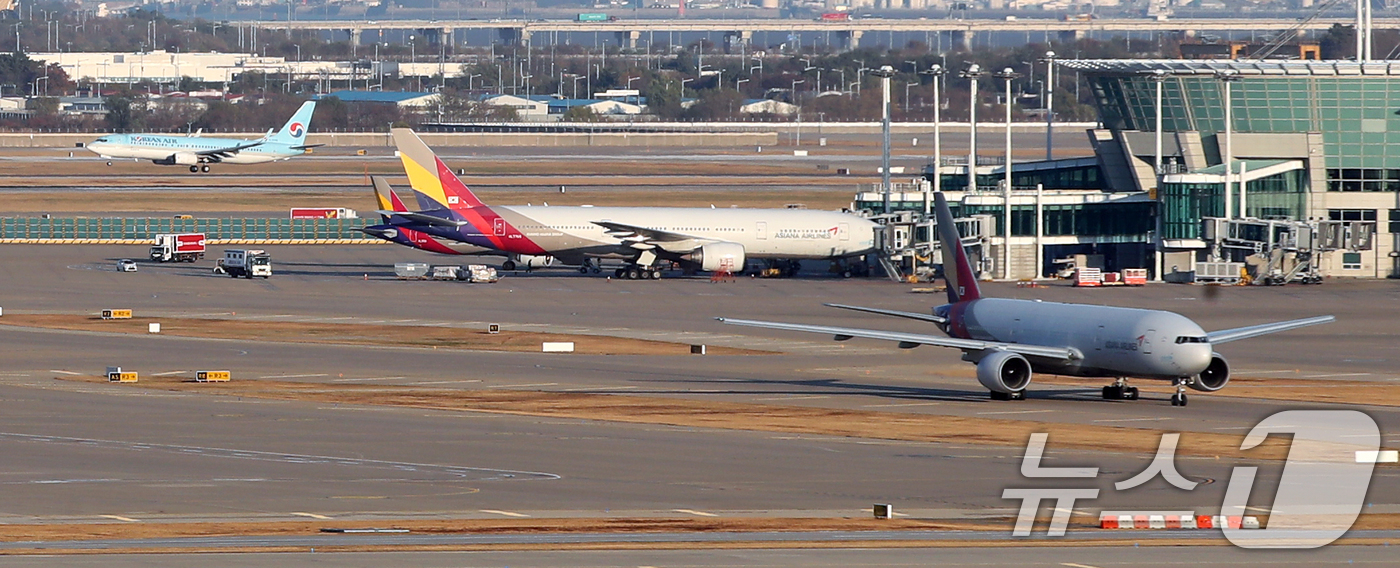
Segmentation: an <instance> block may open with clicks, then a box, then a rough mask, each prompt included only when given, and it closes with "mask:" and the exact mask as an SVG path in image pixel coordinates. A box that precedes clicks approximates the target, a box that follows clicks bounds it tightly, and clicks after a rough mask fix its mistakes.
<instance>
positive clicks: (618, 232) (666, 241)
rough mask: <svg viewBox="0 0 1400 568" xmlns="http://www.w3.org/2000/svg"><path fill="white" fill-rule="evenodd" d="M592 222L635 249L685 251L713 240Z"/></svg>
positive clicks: (609, 222)
mask: <svg viewBox="0 0 1400 568" xmlns="http://www.w3.org/2000/svg"><path fill="white" fill-rule="evenodd" d="M593 224H595V225H598V226H601V227H603V228H605V229H607V230H608V236H611V237H616V238H617V239H619V240H621V241H622V242H623V243H626V244H628V245H629V246H631V247H632V248H635V249H642V250H647V249H653V248H660V249H662V250H665V251H667V252H672V253H685V252H690V251H692V250H695V249H696V248H699V247H700V245H702V244H705V243H712V242H715V240H714V239H710V238H706V237H697V236H695V235H687V234H685V233H676V232H672V231H662V230H660V229H649V228H647V227H639V226H637V225H628V224H626V223H615V222H613V221H594V222H593Z"/></svg>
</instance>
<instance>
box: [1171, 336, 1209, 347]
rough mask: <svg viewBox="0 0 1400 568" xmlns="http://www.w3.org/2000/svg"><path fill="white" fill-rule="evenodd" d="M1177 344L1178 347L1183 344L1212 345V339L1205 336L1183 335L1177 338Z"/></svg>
mask: <svg viewBox="0 0 1400 568" xmlns="http://www.w3.org/2000/svg"><path fill="white" fill-rule="evenodd" d="M1176 343H1177V344H1178V345H1180V344H1182V343H1210V338H1208V337H1204V336H1201V337H1195V336H1190V335H1181V336H1177V338H1176Z"/></svg>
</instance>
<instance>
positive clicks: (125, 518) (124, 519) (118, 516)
mask: <svg viewBox="0 0 1400 568" xmlns="http://www.w3.org/2000/svg"><path fill="white" fill-rule="evenodd" d="M98 516H99V517H102V518H104V519H116V520H118V521H122V522H124V523H139V522H141V521H138V520H136V519H133V518H131V517H123V516H120V515H98Z"/></svg>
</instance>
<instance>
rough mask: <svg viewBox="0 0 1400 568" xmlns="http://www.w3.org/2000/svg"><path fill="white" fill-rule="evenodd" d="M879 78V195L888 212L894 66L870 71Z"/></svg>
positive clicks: (885, 210) (887, 212)
mask: <svg viewBox="0 0 1400 568" xmlns="http://www.w3.org/2000/svg"><path fill="white" fill-rule="evenodd" d="M870 74H871V75H874V76H876V77H879V78H880V136H881V143H880V197H881V201H883V203H884V212H885V214H886V215H888V214H889V213H890V190H891V189H892V188H891V187H890V78H891V77H894V68H893V67H890V66H889V65H885V66H882V67H880V68H879V69H877V70H875V71H872V72H870Z"/></svg>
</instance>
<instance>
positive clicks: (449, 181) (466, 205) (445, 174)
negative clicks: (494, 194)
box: [434, 158, 549, 255]
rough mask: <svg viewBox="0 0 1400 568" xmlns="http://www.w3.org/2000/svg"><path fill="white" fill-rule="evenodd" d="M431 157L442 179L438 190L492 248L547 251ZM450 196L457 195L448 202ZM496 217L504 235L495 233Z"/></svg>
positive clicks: (525, 251) (437, 159) (520, 251)
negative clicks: (489, 242) (493, 209)
mask: <svg viewBox="0 0 1400 568" xmlns="http://www.w3.org/2000/svg"><path fill="white" fill-rule="evenodd" d="M434 159H435V160H436V161H437V169H438V179H439V180H441V181H442V192H443V194H444V195H446V196H447V199H448V203H447V206H448V207H449V208H451V209H452V210H453V211H455V212H457V213H459V214H461V215H462V216H463V217H465V218H466V221H467V222H468V223H471V224H472V226H473V227H476V230H477V231H480V232H481V234H482V236H484V237H486V238H487V240H489V241H491V245H492V247H493V248H495V249H497V250H502V251H505V252H513V253H516V254H537V255H547V254H549V251H546V250H544V248H543V247H541V246H540V245H538V244H535V242H534V241H532V240H530V239H529V237H526V236H525V235H524V233H521V232H520V230H519V229H516V228H515V225H512V224H511V223H510V221H507V220H505V219H504V218H503V217H501V216H500V215H499V214H497V213H496V212H495V211H492V210H491V208H490V207H487V206H486V204H485V203H482V201H481V199H479V198H477V196H476V194H474V193H472V190H470V189H468V188H467V186H466V184H464V183H462V180H460V179H458V178H457V175H456V174H453V173H452V169H451V168H448V167H447V164H444V163H443V162H442V159H441V158H434ZM453 197H456V198H457V199H456V203H452V201H453V199H452V198H453ZM498 219H499V220H500V223H501V226H502V227H503V228H504V229H505V230H504V231H502V232H503V233H505V234H504V235H497V234H496V223H497V220H498Z"/></svg>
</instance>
